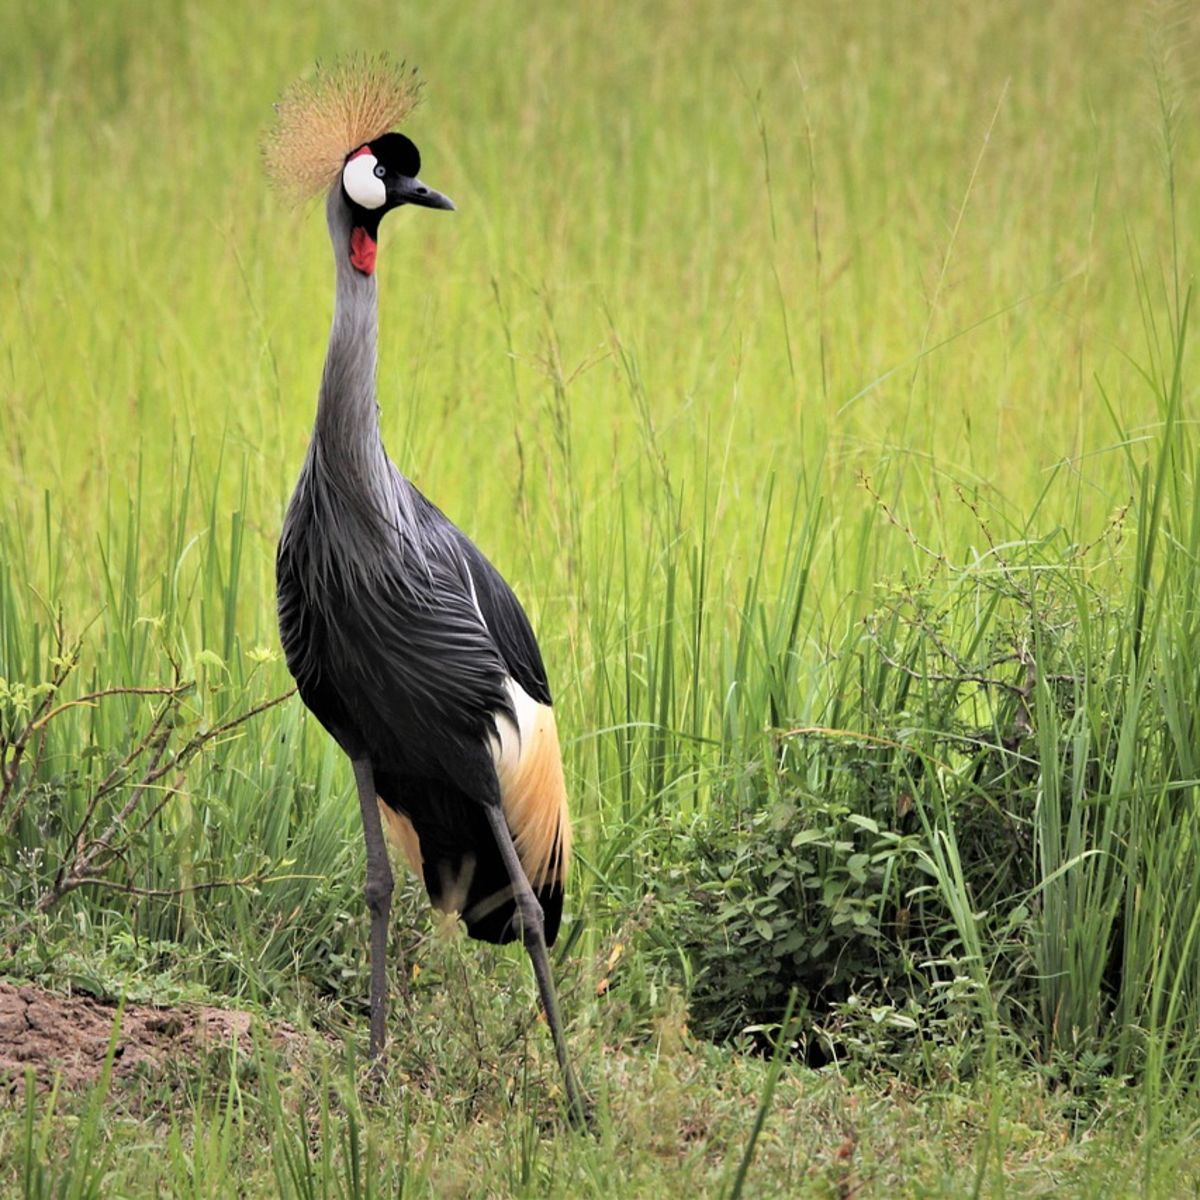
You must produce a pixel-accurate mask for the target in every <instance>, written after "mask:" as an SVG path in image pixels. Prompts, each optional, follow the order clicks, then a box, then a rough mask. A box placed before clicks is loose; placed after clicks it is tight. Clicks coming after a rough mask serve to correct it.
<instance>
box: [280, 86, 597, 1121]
mask: <svg viewBox="0 0 1200 1200" xmlns="http://www.w3.org/2000/svg"><path fill="white" fill-rule="evenodd" d="M349 82H350V84H351V85H354V84H355V83H356V80H355V79H354V78H353V77H349ZM367 82H368V83H371V82H372V80H370V79H368V80H367ZM374 82H376V83H378V80H375V81H374ZM384 82H385V83H386V82H387V81H386V80H385V81H384ZM343 86H344V85H343ZM405 86H406V84H405V83H404V81H403V80H401V83H400V95H399V98H400V101H401V103H400V105H399V106H398V108H397V111H398V112H400V113H401V115H402V113H403V112H405V111H407V109H406V108H405V104H407V105H408V107H411V96H410V95H409V94H408V93H406V92H405V91H404V90H403V89H404V87H405ZM314 94H316V95H317V101H314V100H313V99H312V97H311V96H306V98H305V102H306V103H307V104H308V110H309V111H308V112H307V113H306V112H305V111H303V110H301V112H300V114H299V120H298V122H297V121H294V122H293V125H292V126H290V127H288V129H285V133H286V134H287V135H288V137H285V138H283V139H281V141H280V142H279V143H278V144H277V146H276V149H277V150H278V148H279V146H280V145H282V146H283V148H284V149H283V151H281V152H280V153H279V156H278V157H279V158H280V160H281V162H277V163H275V164H274V169H276V170H277V171H279V170H280V169H281V168H282V169H284V170H286V169H287V163H286V153H287V152H290V151H289V147H292V146H295V145H299V146H300V148H301V151H303V152H305V153H309V157H310V158H314V160H315V159H320V162H319V163H318V166H320V163H324V162H325V161H326V159H327V158H328V150H327V147H326V145H325V143H326V142H328V128H329V127H330V126H331V122H330V121H329V119H328V118H329V113H330V112H331V111H332V112H333V114H334V116H335V117H338V116H339V113H340V112H341V109H340V108H339V107H338V106H339V105H341V106H342V108H344V109H345V111H346V112H347V113H349V114H351V117H352V119H353V120H359V119H360V114H361V113H362V112H363V111H364V110H365V107H366V108H369V105H368V106H364V105H363V104H362V103H361V97H359V96H357V95H353V94H351V93H350V92H348V91H347V92H346V93H345V94H339V93H336V92H335V93H334V95H333V103H332V104H331V103H330V101H329V97H328V95H326V94H325V93H320V94H317V93H314ZM390 98H391V97H390V96H385V97H384V99H385V100H387V99H390ZM318 101H319V102H318ZM343 102H345V103H343ZM382 107H384V108H386V104H385V105H383V106H382ZM314 113H315V114H316V117H314V116H313V115H312V114H314ZM284 115H285V116H289V115H290V114H288V113H287V112H286V111H285V114H284ZM317 118H319V120H317ZM305 119H308V120H309V123H310V125H311V126H312V127H313V128H315V129H316V130H317V132H318V133H319V134H321V137H322V138H323V139H324V140H323V141H322V142H321V145H320V146H319V147H318V148H319V149H320V151H321V152H322V154H323V155H324V157H321V155H316V156H314V155H313V154H312V153H310V152H309V142H308V141H306V140H305V138H306V137H308V130H307V129H306V127H305V125H304V120H305ZM322 122H324V124H322ZM351 123H352V122H351ZM332 126H333V127H335V128H340V127H341V126H340V125H339V123H338V121H337V120H335V121H333V122H332ZM385 128H386V126H385ZM297 129H298V130H299V136H293V135H294V134H295V133H296V130H297ZM361 137H362V135H361V129H360V130H359V133H358V134H357V135H355V136H353V137H350V136H349V135H347V139H348V140H349V145H344V146H342V147H341V150H340V151H339V154H341V155H343V156H344V161H341V162H340V166H339V161H338V159H337V158H336V157H335V158H334V160H333V161H334V168H335V169H336V170H337V175H336V179H335V180H334V181H333V182H332V186H330V188H329V192H328V195H327V200H326V215H327V221H328V225H329V232H330V238H331V241H332V244H333V251H334V260H335V264H336V303H335V308H334V316H333V326H332V330H331V333H330V339H329V349H328V352H327V355H326V360H325V370H324V375H323V378H322V381H321V391H320V399H319V402H318V407H317V417H316V423H315V425H314V428H313V436H312V440H311V442H310V445H309V451H308V455H307V458H306V459H305V462H304V466H303V468H302V470H301V473H300V478H299V481H298V483H297V485H296V489H295V492H294V494H293V496H292V499H291V502H290V504H289V506H288V510H287V515H286V517H285V520H284V525H283V531H282V534H281V537H280V543H279V551H278V556H277V560H276V580H277V590H278V612H279V628H280V637H281V640H282V643H283V648H284V653H285V657H286V659H287V664H288V668H289V670H290V671H291V672H292V674H293V676H294V677H295V679H296V683H297V687H298V690H299V693H300V696H301V698H302V700H303V701H304V703H305V704H306V705H307V706H308V707H309V708H310V709H311V710H312V712H313V713H314V714H315V716H316V717H317V718H318V720H320V722H321V724H322V725H324V726H325V728H326V729H327V730H328V731H329V732H330V733H331V734H332V735H333V737H334V738H335V739H336V740H337V742H338V744H339V745H340V746H341V747H342V749H343V750H344V751H345V752H346V754H347V756H348V757H349V758H350V760H351V763H352V764H353V767H354V775H355V781H356V785H357V789H358V794H359V801H360V808H361V811H362V816H363V823H364V831H365V834H366V846H367V883H366V889H365V891H366V898H367V902H368V906H369V907H370V910H371V918H372V921H371V1049H372V1053H373V1054H377V1053H378V1052H379V1051H380V1050H381V1049H382V1046H383V1041H384V1028H385V1026H384V1019H385V1008H384V995H385V976H384V953H385V950H386V941H387V936H386V925H387V917H388V911H389V907H390V897H391V893H392V887H393V883H392V876H391V871H390V868H389V866H388V861H387V855H386V851H385V849H384V846H383V835H382V827H381V814H382V817H383V822H384V823H386V825H387V826H388V829H389V832H391V834H392V836H393V840H394V841H396V842H397V844H398V845H399V846H400V848H401V849H402V850H403V851H404V852H405V854H406V855H407V857H408V859H409V861H410V863H411V864H412V865H413V867H414V869H416V870H417V871H418V872H419V873H420V874H421V875H422V876H423V878H424V880H425V884H426V887H427V889H428V891H429V895H430V898H431V900H432V901H433V903H434V904H435V905H437V906H438V907H440V908H443V909H445V910H447V911H456V912H459V913H461V915H462V917H463V919H464V920H465V922H466V925H467V929H468V932H470V933H471V935H472V936H474V937H478V938H482V939H484V940H487V941H492V942H505V941H509V940H511V939H513V938H515V937H518V936H520V937H521V938H522V939H523V941H524V942H525V945H526V947H527V948H528V949H529V952H530V956H531V958H532V960H533V965H534V970H535V974H536V976H537V980H538V986H539V989H540V991H541V995H542V1001H543V1004H544V1006H545V1008H546V1013H547V1017H548V1019H549V1022H550V1026H551V1031H552V1033H553V1035H554V1041H555V1049H556V1051H557V1053H558V1057H559V1061H560V1064H561V1066H562V1069H563V1073H564V1078H565V1082H566V1090H567V1095H568V1100H569V1103H570V1106H571V1111H572V1112H573V1114H575V1115H579V1114H581V1113H582V1106H581V1103H580V1099H579V1096H578V1093H577V1089H576V1087H575V1084H574V1080H573V1076H572V1073H571V1070H570V1067H569V1064H568V1061H567V1054H566V1046H565V1042H564V1040H563V1037H562V1033H561V1027H560V1023H559V1020H558V1014H557V1002H556V1000H555V997H554V989H553V985H552V982H551V979H550V969H549V960H548V957H547V955H546V945H547V943H552V942H553V940H554V937H555V934H556V933H557V930H558V926H559V922H560V918H561V914H562V901H563V887H564V883H565V879H566V872H567V865H568V862H569V858H570V822H569V818H568V814H567V806H566V794H565V788H564V784H563V773H562V762H561V756H560V751H559V744H558V735H557V732H556V728H555V723H554V715H553V710H552V708H551V697H550V690H549V686H548V684H547V679H546V672H545V668H544V666H543V663H542V657H541V653H540V651H539V649H538V645H537V641H536V639H535V637H534V634H533V631H532V629H531V628H530V625H529V621H528V619H527V618H526V616H525V613H524V610H523V609H522V608H521V605H520V603H519V602H518V601H517V599H516V597H515V596H514V595H513V593H512V591H511V589H510V588H509V587H508V585H507V584H506V583H505V582H504V580H503V579H502V578H501V576H500V574H499V573H498V572H497V571H496V569H495V568H494V567H493V566H492V565H491V564H490V563H489V562H488V561H487V559H486V558H485V557H484V556H483V554H482V553H481V552H480V551H479V550H478V549H477V548H476V547H475V546H474V544H473V543H472V542H471V541H470V539H469V538H468V537H467V536H466V535H465V534H464V533H463V532H462V531H461V530H459V529H458V528H457V527H456V526H455V525H453V524H452V523H451V522H450V521H449V520H448V519H447V518H446V517H445V516H444V515H443V514H442V513H441V512H440V511H439V510H438V509H437V508H435V507H434V506H433V505H432V504H431V503H430V502H429V501H428V500H426V499H425V497H424V496H422V495H421V493H420V492H419V491H418V490H417V489H416V488H415V487H414V486H413V485H412V484H411V483H410V482H409V481H408V480H407V479H405V477H404V476H403V475H402V474H401V473H400V471H399V470H398V469H397V468H396V467H395V466H394V465H393V464H392V463H391V461H390V460H389V459H388V457H387V454H386V453H385V451H384V448H383V444H382V441H381V438H380V432H379V420H378V409H377V404H376V396H375V371H376V330H377V299H376V287H375V278H374V269H375V255H376V239H377V236H378V226H379V221H380V219H381V217H382V216H383V215H384V213H386V212H387V211H389V210H390V209H391V208H393V207H398V206H400V205H404V204H414V205H422V206H425V207H430V208H452V207H453V205H452V204H451V203H450V202H449V200H447V199H446V198H445V197H444V196H442V195H440V194H439V193H437V192H435V191H432V189H430V188H427V187H426V186H425V185H424V184H422V183H421V181H420V180H419V179H417V178H416V173H417V170H418V169H419V165H420V156H419V154H418V153H417V150H416V147H415V146H413V145H412V143H411V142H410V141H408V139H407V138H405V137H403V136H402V135H400V134H396V133H383V134H382V135H380V134H379V132H378V131H374V130H373V131H372V133H371V134H370V135H369V136H367V137H366V138H362V140H361V144H358V143H359V142H360V138H361ZM289 138H290V140H288V139H289ZM309 141H311V138H309ZM320 169H321V170H325V169H326V168H325V167H323V166H321V167H320ZM310 173H314V174H315V172H310Z"/></svg>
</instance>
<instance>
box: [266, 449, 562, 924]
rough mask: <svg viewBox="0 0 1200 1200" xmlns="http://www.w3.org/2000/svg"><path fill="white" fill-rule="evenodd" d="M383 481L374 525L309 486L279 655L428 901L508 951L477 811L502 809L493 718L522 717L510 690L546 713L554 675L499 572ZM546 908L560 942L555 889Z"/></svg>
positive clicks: (495, 871) (297, 500)
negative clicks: (405, 824)
mask: <svg viewBox="0 0 1200 1200" xmlns="http://www.w3.org/2000/svg"><path fill="white" fill-rule="evenodd" d="M389 482H390V485H391V488H392V492H391V494H390V496H389V501H390V503H389V504H388V505H387V506H386V508H387V509H388V511H387V512H375V513H373V514H367V515H364V512H363V508H362V506H361V503H359V504H355V505H353V506H350V505H347V504H345V503H344V502H343V497H342V496H341V495H340V493H339V492H338V491H337V490H335V489H332V488H328V487H324V486H322V484H321V481H320V480H319V479H317V478H314V477H313V476H312V475H310V474H308V473H307V472H306V473H305V474H303V475H302V477H301V483H300V486H298V487H297V491H296V495H295V496H294V497H293V500H292V505H291V507H290V508H289V510H288V515H287V519H286V521H285V525H284V535H283V537H282V538H281V540H280V546H279V554H278V557H277V560H276V578H277V585H278V603H279V626H280V635H281V640H282V642H283V648H284V653H285V656H286V658H287V664H288V667H289V669H290V670H291V672H292V674H293V676H295V679H296V682H297V686H298V689H299V692H300V696H301V698H302V699H303V700H304V702H305V704H306V705H307V706H308V707H309V708H310V709H311V710H312V711H313V713H314V715H315V716H316V717H317V719H318V720H320V722H321V723H322V724H323V725H324V726H325V727H326V729H328V730H329V732H330V733H331V734H333V736H334V737H335V738H336V739H337V741H338V742H339V744H340V745H341V746H342V748H343V749H344V750H345V751H346V752H347V753H348V754H349V755H350V756H351V757H354V758H358V757H364V756H365V757H367V758H369V759H370V761H371V764H372V766H373V768H374V772H375V781H376V786H377V790H378V792H379V795H380V797H381V798H382V799H383V800H384V802H385V803H387V804H388V805H390V806H391V807H392V808H393V809H395V810H396V811H397V812H400V813H402V814H404V815H405V816H406V817H408V819H409V820H410V821H411V822H412V824H413V827H414V829H415V830H416V832H417V837H418V839H419V840H420V843H421V852H422V856H423V859H424V872H425V882H426V886H427V888H428V890H429V894H430V897H431V899H432V900H433V901H434V902H435V903H437V902H439V901H441V900H446V901H448V902H449V903H451V904H452V905H453V906H455V907H459V906H461V911H462V913H463V916H464V919H465V920H466V922H467V927H468V930H469V931H470V933H471V934H472V936H474V937H478V938H482V939H484V940H487V941H497V942H499V941H508V940H510V939H511V938H512V937H513V936H514V930H513V927H512V918H513V915H514V906H513V902H512V899H511V892H510V891H509V890H508V889H509V880H508V877H507V873H506V871H505V868H504V865H503V861H502V860H501V858H500V855H499V851H498V849H497V847H496V844H495V839H494V837H493V835H492V832H491V829H490V827H489V825H488V823H487V819H486V815H485V813H484V811H483V808H482V805H483V804H488V803H492V804H495V803H499V802H500V794H499V783H498V780H497V778H496V773H495V767H494V764H493V760H492V757H491V748H490V744H489V743H490V737H489V735H493V734H494V733H495V728H496V727H495V721H496V716H497V714H499V713H506V714H507V715H509V716H511V717H513V718H514V719H515V714H514V713H513V712H512V710H511V707H510V705H511V699H510V697H509V694H508V691H507V688H506V686H505V678H506V677H507V676H511V677H512V678H513V679H515V680H516V681H517V683H519V684H520V685H521V687H523V688H524V689H525V691H526V692H528V693H529V695H530V696H531V697H533V699H534V700H536V701H538V702H539V703H541V704H549V703H550V690H549V687H548V685H547V681H546V670H545V667H544V665H543V663H542V656H541V653H540V651H539V650H538V644H537V640H536V638H535V637H534V635H533V630H532V628H531V627H530V624H529V620H528V618H527V617H526V616H525V613H524V610H523V609H522V608H521V605H520V602H519V601H518V600H517V598H516V596H514V595H513V593H512V590H511V589H510V588H509V586H508V584H506V583H505V582H504V580H503V579H502V578H501V576H500V574H499V572H498V571H497V570H496V569H495V567H493V566H492V565H491V563H489V562H488V560H487V559H486V558H485V557H484V556H483V555H482V554H481V553H480V551H479V550H478V549H477V548H476V547H475V545H474V544H473V543H472V542H471V540H470V539H469V538H468V537H467V536H466V535H465V534H463V533H462V532H461V531H460V530H458V529H457V528H456V527H455V526H454V525H452V524H451V523H450V521H449V520H447V518H446V517H445V516H444V515H443V514H442V513H441V512H440V511H439V510H438V509H437V508H436V507H434V505H432V504H430V503H429V502H428V501H427V500H426V499H425V498H424V497H423V496H422V495H421V494H420V493H419V492H418V491H417V490H416V488H414V487H413V486H412V484H410V483H409V482H408V480H406V479H405V478H404V477H403V476H402V475H400V473H399V472H398V471H395V470H394V468H393V469H392V471H391V474H390V477H389ZM368 517H369V518H370V519H368ZM452 888H459V889H462V890H463V895H461V896H456V895H452V894H449V891H448V889H452ZM539 899H540V900H541V902H542V905H543V909H544V910H545V913H546V933H547V941H548V942H551V941H552V940H553V933H554V931H555V930H556V929H557V926H558V922H559V918H560V916H561V911H562V889H561V886H560V885H559V884H557V883H553V884H549V885H547V886H546V887H545V888H543V889H542V892H541V893H540V894H539Z"/></svg>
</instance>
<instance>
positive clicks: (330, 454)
mask: <svg viewBox="0 0 1200 1200" xmlns="http://www.w3.org/2000/svg"><path fill="white" fill-rule="evenodd" d="M325 213H326V218H327V221H328V224H329V237H330V240H331V241H332V243H333V260H334V263H335V265H336V268H337V297H336V301H335V303H334V309H333V328H332V329H331V330H330V333H329V350H328V351H327V353H326V355H325V371H324V374H323V375H322V377H321V396H320V400H319V402H318V404H317V420H316V425H315V426H314V428H313V444H312V448H311V453H313V454H317V455H319V456H320V458H321V460H322V465H323V466H324V468H325V470H326V471H335V472H336V473H337V474H338V476H340V477H341V479H342V481H343V482H345V483H347V484H351V485H354V484H359V485H362V486H369V485H370V483H371V482H372V480H374V479H377V478H378V474H379V472H380V471H381V470H382V471H383V472H384V473H386V471H387V457H386V455H385V454H384V450H383V443H382V442H381V440H380V436H379V408H378V405H377V403H376V400H375V365H376V359H377V354H376V343H377V340H378V299H377V296H376V291H375V276H374V275H364V274H362V272H360V271H358V270H356V269H355V268H354V267H353V266H352V265H351V263H350V231H351V225H352V217H351V213H350V207H349V205H348V204H347V203H346V200H345V198H344V197H343V195H342V189H341V183H340V181H339V182H338V183H336V184H334V186H333V189H332V190H331V191H330V193H329V197H328V200H327V201H326V204H325Z"/></svg>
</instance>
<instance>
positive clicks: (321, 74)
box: [263, 54, 423, 201]
mask: <svg viewBox="0 0 1200 1200" xmlns="http://www.w3.org/2000/svg"><path fill="white" fill-rule="evenodd" d="M422 85H423V81H422V80H420V79H419V78H418V76H417V71H416V68H415V67H414V68H411V69H410V68H408V67H406V65H405V64H404V63H403V62H394V61H393V60H392V59H391V58H390V57H388V55H386V54H378V55H369V56H368V55H363V54H357V55H353V56H351V57H349V58H345V59H342V60H341V61H339V62H336V63H334V64H333V65H332V66H329V67H326V66H323V65H322V64H321V63H317V64H316V66H315V67H314V69H313V71H312V72H311V73H310V74H309V75H307V76H305V77H304V78H302V79H298V80H297V81H296V82H295V83H293V84H292V86H291V87H290V88H288V90H287V91H286V92H285V93H284V94H283V97H282V98H281V99H280V101H279V103H278V104H276V105H275V114H276V116H275V123H274V125H273V127H272V128H271V129H270V130H269V131H268V133H267V135H266V137H265V138H264V140H263V161H264V164H265V165H266V169H267V174H268V175H269V176H270V178H271V182H272V183H274V185H275V186H276V187H277V188H278V189H279V190H280V191H281V192H283V193H284V194H285V195H286V196H288V197H290V198H292V199H293V200H296V201H303V200H307V199H309V198H310V197H311V196H315V195H318V194H319V193H321V192H324V191H327V190H328V189H329V188H330V187H332V186H333V183H334V181H335V180H336V179H337V177H338V172H339V171H340V170H341V169H342V164H343V162H344V161H345V158H346V155H347V154H349V153H350V151H351V150H353V149H355V148H356V147H358V146H361V145H362V144H363V143H364V142H369V141H371V140H372V139H373V138H377V137H379V135H380V134H383V133H387V132H388V131H389V130H391V129H395V128H396V127H397V126H398V125H399V124H400V123H401V122H403V121H404V120H405V118H406V117H407V116H408V114H409V113H411V112H412V110H413V109H414V108H415V107H416V106H417V104H418V103H419V101H420V98H421V88H422Z"/></svg>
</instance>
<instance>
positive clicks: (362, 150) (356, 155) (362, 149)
mask: <svg viewBox="0 0 1200 1200" xmlns="http://www.w3.org/2000/svg"><path fill="white" fill-rule="evenodd" d="M370 153H371V147H370V146H359V148H358V149H357V150H355V151H354V153H353V154H351V155H349V156H348V157H347V159H346V161H347V162H351V161H352V160H354V159H356V158H361V157H362V155H364V154H370Z"/></svg>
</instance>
